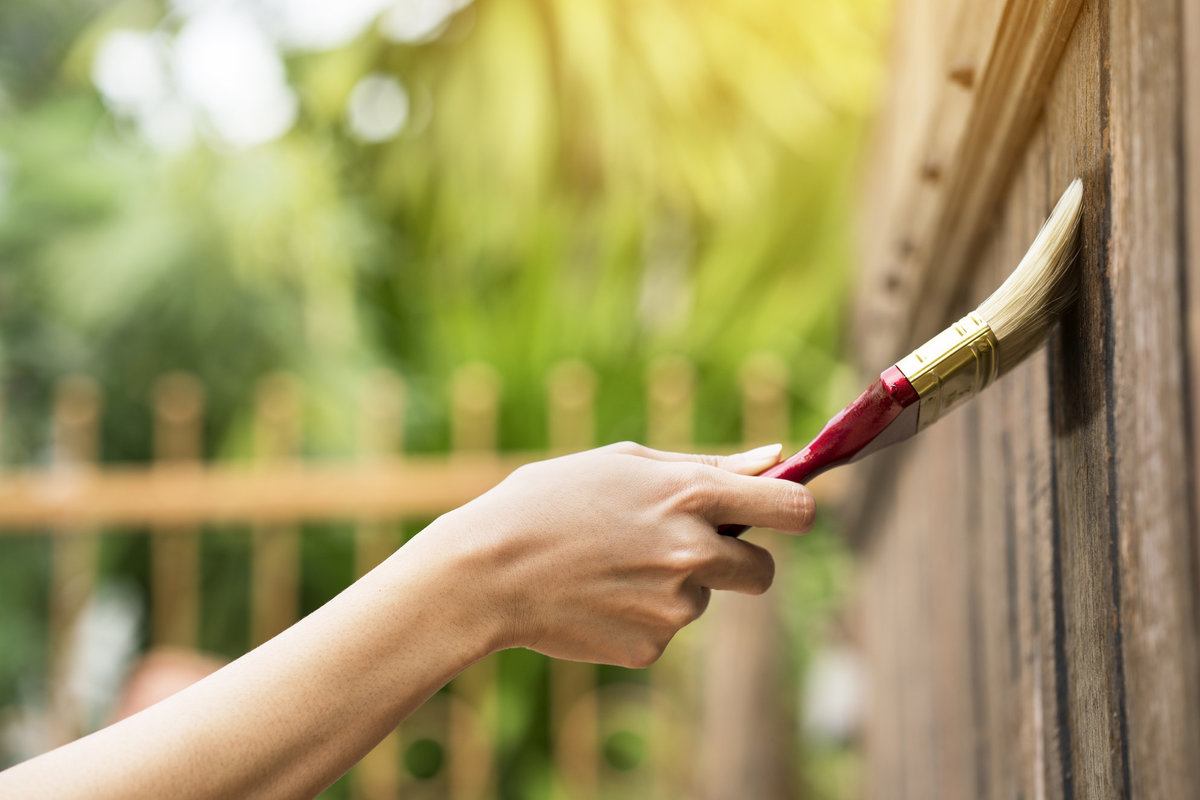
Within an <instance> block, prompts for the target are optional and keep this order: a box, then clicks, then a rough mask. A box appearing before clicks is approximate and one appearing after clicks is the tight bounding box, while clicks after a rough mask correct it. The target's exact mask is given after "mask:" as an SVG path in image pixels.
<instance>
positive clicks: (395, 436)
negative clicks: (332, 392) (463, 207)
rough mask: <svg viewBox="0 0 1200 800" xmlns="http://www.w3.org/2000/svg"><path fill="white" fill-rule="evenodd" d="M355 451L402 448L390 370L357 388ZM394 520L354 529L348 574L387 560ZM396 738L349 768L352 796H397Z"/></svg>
mask: <svg viewBox="0 0 1200 800" xmlns="http://www.w3.org/2000/svg"><path fill="white" fill-rule="evenodd" d="M358 424H359V430H358V449H359V453H360V455H361V457H362V458H363V460H365V461H367V462H370V461H374V460H377V459H379V458H380V457H396V456H398V455H399V454H400V453H401V451H402V450H403V448H404V383H403V382H402V381H401V380H400V378H399V376H397V375H396V374H395V373H393V372H391V371H390V370H380V371H378V372H375V373H373V374H372V375H370V376H369V377H368V379H367V380H366V381H365V385H364V386H363V390H362V398H361V409H360V411H359V418H358ZM399 534H400V532H399V530H398V529H397V526H396V524H395V523H394V522H391V521H384V520H381V519H378V518H368V519H364V520H361V521H359V522H358V524H357V525H355V530H354V574H355V577H356V578H357V577H361V576H363V575H365V574H367V573H368V572H370V571H371V570H372V569H374V568H375V567H376V566H377V565H378V564H379V563H381V562H382V561H384V560H385V559H386V558H387V557H388V556H390V555H391V554H392V553H393V552H394V551H395V550H396V548H398V547H399V546H400V544H401V542H400V535H399ZM400 746H401V740H400V734H399V733H398V732H397V731H394V730H393V731H392V732H390V733H389V734H388V735H387V736H385V737H384V738H383V740H382V741H381V742H380V743H379V744H377V745H376V746H375V747H374V748H372V749H371V751H370V752H369V753H367V755H366V756H364V757H363V758H362V760H361V761H359V762H358V764H356V765H355V767H354V770H353V772H352V773H351V784H350V785H351V791H352V794H353V796H354V797H356V798H362V800H368V799H369V798H378V797H398V796H399V795H400V792H401V785H402V782H403V781H402V774H401V765H400V759H401V755H402V754H401V752H400Z"/></svg>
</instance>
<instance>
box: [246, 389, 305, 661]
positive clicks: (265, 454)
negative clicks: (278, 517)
mask: <svg viewBox="0 0 1200 800" xmlns="http://www.w3.org/2000/svg"><path fill="white" fill-rule="evenodd" d="M299 442H300V399H299V390H298V389H297V386H296V382H295V379H294V378H292V377H291V376H290V375H285V374H276V375H271V376H269V377H267V378H264V379H263V380H262V381H261V382H260V383H259V386H258V405H257V409H256V413H255V429H254V450H255V456H256V458H257V460H258V461H260V462H261V463H263V464H269V463H272V462H283V461H288V460H290V459H293V458H295V457H296V455H297V451H298V449H299ZM252 547H253V555H252V560H253V563H252V565H251V573H250V598H251V599H250V610H251V618H250V639H251V645H252V646H257V645H259V644H262V643H263V642H265V641H266V640H268V639H270V638H271V637H272V636H274V635H276V634H277V633H279V632H280V631H282V630H284V629H285V628H287V627H288V626H289V625H291V624H292V623H293V622H295V621H296V617H297V612H298V609H299V603H300V596H299V592H300V535H299V531H297V529H296V527H295V526H294V525H291V524H286V523H272V524H260V525H257V526H255V528H254V531H253V533H252Z"/></svg>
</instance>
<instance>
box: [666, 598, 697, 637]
mask: <svg viewBox="0 0 1200 800" xmlns="http://www.w3.org/2000/svg"><path fill="white" fill-rule="evenodd" d="M694 612H695V609H694V608H693V606H692V603H691V602H690V601H688V600H686V599H684V600H680V601H679V602H676V603H673V604H672V605H670V606H668V607H667V608H666V609H664V611H663V615H662V616H663V622H664V623H665V624H666V627H668V628H669V629H671V630H672V631H677V630H679V629H680V628H682V627H684V626H686V625H687V624H688V623H690V622H692V621H693V620H695V619H696V614H695V613H694Z"/></svg>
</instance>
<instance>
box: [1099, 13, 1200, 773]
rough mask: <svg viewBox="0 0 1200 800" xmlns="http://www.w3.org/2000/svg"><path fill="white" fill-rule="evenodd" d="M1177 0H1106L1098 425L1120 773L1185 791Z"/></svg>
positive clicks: (1193, 752) (1189, 547)
mask: <svg viewBox="0 0 1200 800" xmlns="http://www.w3.org/2000/svg"><path fill="white" fill-rule="evenodd" d="M1181 5H1182V4H1180V3H1178V2H1176V1H1175V0H1139V1H1138V2H1134V1H1133V0H1113V2H1111V3H1109V4H1108V5H1107V10H1108V20H1107V24H1108V31H1109V37H1108V52H1107V55H1108V58H1107V60H1106V63H1107V65H1108V66H1109V67H1110V72H1109V75H1108V92H1109V97H1110V100H1109V109H1108V115H1109V116H1108V121H1109V136H1108V139H1109V142H1110V147H1111V174H1110V176H1109V181H1110V186H1111V203H1112V205H1111V208H1110V212H1109V213H1110V226H1111V227H1110V231H1111V237H1110V239H1109V242H1108V248H1109V255H1108V259H1109V260H1108V264H1107V267H1108V276H1109V287H1108V290H1109V292H1110V295H1111V301H1110V302H1111V304H1112V307H1111V320H1112V334H1111V335H1112V341H1111V348H1112V350H1111V354H1110V356H1109V358H1110V370H1111V372H1110V373H1109V374H1110V379H1111V380H1112V382H1113V385H1112V388H1111V391H1112V400H1111V412H1110V413H1111V415H1112V420H1111V422H1110V428H1111V432H1110V435H1111V437H1112V440H1113V445H1114V446H1115V447H1116V453H1117V458H1116V461H1115V464H1114V466H1115V479H1116V486H1115V497H1114V498H1113V500H1114V501H1115V509H1114V512H1113V517H1114V522H1115V524H1116V526H1117V530H1118V531H1119V542H1118V555H1119V558H1120V570H1119V572H1120V575H1119V578H1120V586H1119V591H1120V594H1119V603H1120V614H1121V625H1120V628H1119V629H1118V630H1119V634H1120V636H1121V640H1120V644H1121V646H1122V648H1123V651H1124V653H1123V656H1124V678H1125V686H1124V692H1125V698H1126V701H1125V714H1126V725H1127V730H1126V732H1125V735H1126V747H1127V748H1128V755H1127V758H1128V767H1127V769H1128V774H1126V775H1124V776H1123V778H1124V780H1125V781H1126V782H1127V783H1128V784H1129V789H1130V791H1131V792H1133V793H1135V794H1137V795H1139V796H1143V797H1184V796H1186V795H1188V794H1194V793H1195V791H1196V787H1197V786H1200V687H1198V686H1197V681H1196V677H1197V663H1198V658H1197V655H1198V654H1197V630H1198V629H1197V620H1196V609H1195V592H1196V586H1195V583H1194V572H1193V570H1192V558H1193V542H1192V536H1193V533H1192V516H1191V514H1190V510H1189V499H1190V498H1189V490H1190V489H1191V488H1192V486H1191V485H1190V482H1189V474H1188V472H1189V468H1190V461H1189V454H1188V452H1187V441H1186V439H1185V437H1184V436H1181V435H1180V434H1181V432H1183V431H1186V430H1187V429H1188V419H1187V411H1188V410H1187V409H1186V408H1185V406H1184V397H1185V391H1186V374H1185V363H1184V357H1183V354H1182V352H1181V344H1182V343H1183V342H1184V322H1183V320H1182V318H1181V314H1182V307H1181V303H1180V301H1179V297H1180V294H1181V292H1180V288H1181V286H1180V281H1181V276H1182V271H1181V268H1182V265H1183V264H1182V262H1183V257H1184V253H1183V251H1182V243H1183V241H1184V236H1185V229H1184V226H1185V221H1184V219H1183V218H1182V198H1181V196H1180V191H1181V186H1182V183H1181V181H1180V175H1179V171H1180V160H1181V153H1180V152H1179V132H1180V131H1181V130H1182V125H1183V119H1182V117H1181V114H1182V109H1181V100H1182V92H1183V87H1182V75H1181V61H1180V52H1181V47H1182V43H1181V39H1180V27H1181V24H1182V19H1181ZM1191 199H1192V200H1193V201H1195V200H1197V199H1200V198H1197V197H1196V196H1193V197H1192V198H1191Z"/></svg>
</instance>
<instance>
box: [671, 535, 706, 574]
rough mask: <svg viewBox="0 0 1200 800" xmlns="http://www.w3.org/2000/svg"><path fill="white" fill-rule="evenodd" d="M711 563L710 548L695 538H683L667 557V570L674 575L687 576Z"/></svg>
mask: <svg viewBox="0 0 1200 800" xmlns="http://www.w3.org/2000/svg"><path fill="white" fill-rule="evenodd" d="M711 561H712V552H711V548H709V547H706V546H705V545H704V543H703V542H702V541H701V540H699V539H697V538H695V537H691V536H688V537H685V538H684V540H683V541H682V542H681V543H680V544H678V545H676V546H675V547H674V548H672V549H671V551H670V552H669V553H668V555H667V569H668V570H669V571H670V572H671V573H673V574H676V575H681V576H684V577H686V576H689V575H691V574H692V573H694V572H696V571H697V570H699V569H702V568H704V567H706V566H708V565H709V564H710V563H711Z"/></svg>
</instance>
